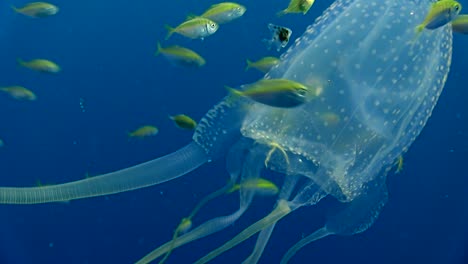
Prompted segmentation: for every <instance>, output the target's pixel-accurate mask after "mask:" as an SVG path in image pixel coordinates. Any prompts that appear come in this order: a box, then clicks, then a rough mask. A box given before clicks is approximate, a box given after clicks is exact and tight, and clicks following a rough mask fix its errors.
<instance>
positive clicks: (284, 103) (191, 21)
mask: <svg viewBox="0 0 468 264" xmlns="http://www.w3.org/2000/svg"><path fill="white" fill-rule="evenodd" d="M314 2H315V0H290V1H289V4H288V5H287V6H286V5H285V6H286V7H285V8H284V9H283V10H280V11H278V12H277V13H276V15H277V16H278V17H281V16H284V15H287V14H303V15H306V14H307V13H308V11H309V10H310V8H311V7H312V6H313V4H314ZM11 8H12V10H13V12H16V13H17V14H20V15H23V16H26V17H29V18H33V19H44V18H47V17H52V16H55V15H57V14H58V13H59V10H60V9H59V7H58V6H56V5H54V4H52V3H47V2H31V3H28V4H25V5H23V6H14V5H12V6H11ZM461 10H462V5H461V4H460V3H459V2H457V1H455V0H436V1H434V2H432V3H431V4H430V5H428V11H427V14H426V16H425V18H424V20H423V21H421V23H420V24H419V25H418V26H417V27H416V28H415V34H416V37H417V36H419V35H420V34H423V33H424V31H425V30H436V29H437V28H440V27H442V26H445V25H447V24H450V26H451V27H452V29H453V32H456V33H460V34H468V15H463V14H460V12H461ZM246 11H247V8H246V7H245V6H244V5H241V4H238V3H235V2H220V3H216V4H212V5H211V6H209V7H208V8H206V9H205V11H204V12H201V14H199V15H197V14H190V15H188V16H187V17H186V18H185V20H183V21H181V22H180V23H179V24H178V25H177V26H174V27H173V26H170V25H165V28H166V29H167V35H166V36H165V38H163V39H164V40H165V41H168V40H173V39H175V37H173V35H175V34H176V35H179V36H181V37H185V38H189V39H199V40H204V39H206V38H208V37H209V36H211V35H213V34H216V32H218V30H220V27H221V25H222V27H224V24H227V23H230V22H232V21H234V20H237V19H239V18H241V17H243V16H244V14H245V13H246ZM267 29H268V30H269V32H270V38H266V39H263V40H262V41H263V42H264V43H265V45H266V49H268V50H270V49H271V48H272V47H273V48H275V49H276V51H280V50H281V49H283V48H285V47H286V46H287V45H288V43H289V40H290V37H291V35H292V30H291V29H290V28H288V27H285V26H280V25H276V24H272V23H270V24H268V25H267ZM154 55H155V56H157V57H163V58H164V59H166V60H167V62H168V63H169V64H171V65H173V66H175V67H182V68H200V67H203V66H204V65H205V64H206V60H205V58H203V56H202V55H200V54H199V53H197V52H196V51H194V50H192V49H190V48H188V47H183V46H180V45H176V44H174V45H165V44H162V43H161V42H157V44H156V51H155V52H154ZM279 63H280V58H278V57H274V56H264V57H262V58H258V59H257V60H250V59H246V64H247V65H246V67H245V71H248V70H250V69H255V70H257V71H259V72H261V73H267V72H268V71H269V70H270V69H272V68H273V67H275V66H276V65H278V64H279ZM17 64H18V65H19V66H20V68H24V69H27V70H30V71H34V72H37V73H40V74H50V75H56V74H59V73H60V72H61V71H62V68H61V67H60V66H59V65H58V64H57V63H56V62H54V61H52V60H50V59H46V58H29V59H25V58H17ZM25 71H26V70H25ZM30 74H33V73H30ZM41 76H42V75H41ZM226 88H227V89H228V91H229V93H230V95H231V97H232V98H235V97H239V96H242V97H246V98H249V99H250V100H253V101H255V102H257V103H261V104H264V105H268V106H271V107H280V108H290V107H298V106H300V105H302V104H304V103H306V102H309V101H311V100H314V98H316V97H318V96H320V93H321V92H322V90H321V88H320V87H311V86H305V85H304V84H301V83H297V82H295V81H292V80H287V79H269V80H267V79H259V80H257V81H256V82H253V83H249V84H244V85H240V88H239V89H234V88H230V87H227V86H226ZM0 93H2V94H6V95H8V96H9V97H10V98H13V99H15V100H18V101H35V100H37V96H36V94H35V93H34V92H33V91H32V90H30V89H28V88H25V87H23V86H21V85H18V84H13V85H10V86H0ZM81 101H82V99H81V98H80V106H81V105H82V104H81ZM83 112H84V111H83ZM320 118H321V119H323V120H324V121H325V122H327V123H328V124H330V125H336V124H337V123H339V122H340V116H339V115H338V114H336V113H333V112H327V113H322V114H321V116H320ZM169 119H170V120H172V122H173V123H174V124H175V126H176V127H178V128H180V129H182V130H194V129H195V128H196V126H197V122H196V121H195V120H194V119H193V118H192V117H190V116H189V115H186V114H178V115H173V116H171V115H169ZM158 132H159V130H158V128H157V127H156V126H154V125H148V124H146V125H142V126H140V127H138V128H135V129H134V130H132V131H131V132H128V133H127V135H128V137H129V138H147V137H153V136H155V135H157V134H158ZM4 145H5V142H4V141H3V140H2V139H0V147H3V146H4Z"/></svg>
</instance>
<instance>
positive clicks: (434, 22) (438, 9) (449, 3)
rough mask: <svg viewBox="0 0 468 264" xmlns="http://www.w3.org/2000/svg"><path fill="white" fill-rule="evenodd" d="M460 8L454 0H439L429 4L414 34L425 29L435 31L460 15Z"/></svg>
mask: <svg viewBox="0 0 468 264" xmlns="http://www.w3.org/2000/svg"><path fill="white" fill-rule="evenodd" d="M461 9H462V6H461V4H460V3H459V2H457V1H454V0H440V1H437V2H434V3H432V4H431V7H430V9H429V12H428V13H427V15H426V17H425V18H424V21H423V22H422V23H421V24H419V25H418V26H417V27H416V33H417V34H419V33H421V32H422V31H423V30H424V29H425V28H426V29H431V30H432V29H436V28H439V27H441V26H444V25H445V24H447V23H449V22H450V21H452V20H453V19H455V18H456V17H457V16H458V14H459V13H460V11H461Z"/></svg>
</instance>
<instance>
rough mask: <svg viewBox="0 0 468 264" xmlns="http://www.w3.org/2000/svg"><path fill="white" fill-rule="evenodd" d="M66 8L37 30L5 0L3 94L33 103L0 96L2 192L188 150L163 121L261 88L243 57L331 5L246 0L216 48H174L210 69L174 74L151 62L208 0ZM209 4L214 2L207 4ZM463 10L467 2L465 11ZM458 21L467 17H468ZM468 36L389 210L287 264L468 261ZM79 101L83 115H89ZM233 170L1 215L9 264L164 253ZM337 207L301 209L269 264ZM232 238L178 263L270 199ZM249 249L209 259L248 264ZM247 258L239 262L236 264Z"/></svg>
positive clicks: (86, 3) (183, 251)
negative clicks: (17, 89) (49, 65)
mask: <svg viewBox="0 0 468 264" xmlns="http://www.w3.org/2000/svg"><path fill="white" fill-rule="evenodd" d="M62 2H63V3H60V2H59V1H56V2H55V3H56V4H57V5H59V7H60V8H61V10H60V12H59V14H58V15H56V16H54V17H49V18H45V19H30V18H28V17H24V16H21V15H18V14H14V12H12V11H11V9H10V8H9V4H10V3H11V4H13V3H14V4H15V5H18V6H20V5H22V4H24V3H25V1H19V0H17V1H8V2H4V1H2V2H1V3H0V21H1V26H0V40H1V41H0V54H1V56H0V58H1V60H0V74H1V77H0V86H8V85H17V84H18V85H23V86H25V87H27V88H29V89H31V90H33V91H34V92H35V93H36V94H37V96H38V100H37V101H35V102H19V101H15V100H12V99H11V98H9V97H7V96H5V95H4V94H2V95H0V113H1V115H0V138H1V139H3V140H4V141H5V146H4V147H2V148H0V185H1V186H34V185H35V184H36V181H37V180H40V181H41V182H42V183H45V184H52V183H60V182H67V181H72V180H78V179H82V178H83V177H85V175H86V173H89V174H91V175H96V174H101V173H105V172H109V171H114V170H118V169H121V168H125V167H128V166H131V165H135V164H138V163H141V162H144V161H147V160H150V159H153V158H156V157H159V156H162V155H164V154H167V153H170V152H172V151H174V150H177V149H178V148H180V147H182V146H184V145H185V144H186V143H188V142H189V141H190V140H191V133H190V132H186V131H181V130H178V129H177V128H175V127H174V125H173V124H172V123H171V120H169V119H168V118H167V115H169V114H178V113H187V114H189V115H191V116H193V117H194V118H196V119H199V118H201V117H202V116H203V114H204V113H205V112H206V111H207V110H208V109H209V108H210V107H211V106H212V105H213V104H214V103H216V102H217V101H219V100H220V99H221V98H222V97H223V96H224V95H225V94H226V91H225V89H224V88H223V86H224V85H230V86H237V85H240V84H243V83H247V82H252V81H255V80H256V79H258V78H260V77H261V74H259V73H257V72H254V71H249V72H244V67H245V59H247V58H251V59H257V58H260V57H262V56H266V55H279V53H276V51H270V52H269V51H267V50H266V48H265V46H264V44H263V43H262V41H261V39H263V38H267V37H269V32H268V29H267V27H266V25H267V24H268V23H275V24H281V25H285V26H288V27H290V28H291V29H292V30H293V37H292V38H293V39H294V38H296V37H299V36H300V35H301V34H302V32H303V31H304V29H305V28H306V26H307V25H309V24H311V23H312V22H313V20H314V19H315V18H316V17H317V16H318V15H320V13H321V12H322V11H323V10H324V9H325V8H326V7H327V6H328V5H330V4H331V3H332V1H331V0H325V1H317V3H316V4H314V6H313V7H312V9H311V10H310V11H309V13H308V14H307V15H306V16H302V15H289V16H285V17H282V18H276V16H275V13H276V12H277V11H279V10H281V9H282V8H284V7H285V6H286V5H287V1H266V0H256V1H255V4H249V3H250V1H239V3H243V4H245V5H246V6H247V8H248V10H247V12H246V14H245V15H244V17H242V18H241V19H239V20H236V21H234V22H232V23H230V24H226V25H223V26H222V27H221V28H220V30H219V31H218V32H217V33H216V34H214V35H213V36H211V37H209V38H207V39H205V40H204V41H200V40H188V39H185V38H183V37H181V36H175V35H174V36H173V37H172V38H171V39H170V40H169V41H167V42H164V43H165V44H179V45H184V46H187V47H190V48H192V49H194V50H196V51H197V52H199V53H200V54H201V55H202V56H204V57H205V59H206V61H207V64H206V65H205V66H204V67H202V68H200V69H181V68H176V67H172V66H170V65H169V64H168V62H167V61H166V60H164V59H163V58H162V57H154V56H153V52H154V51H155V47H156V43H157V41H158V40H163V38H164V36H165V35H166V30H165V29H164V24H169V25H173V26H174V25H177V24H178V23H180V21H182V20H183V19H184V18H185V16H186V15H187V14H189V13H200V12H202V11H203V10H204V9H205V8H206V7H208V6H209V5H210V4H211V3H212V2H213V1H202V2H203V3H200V1H196V0H184V1H182V0H172V1H129V0H124V1H123V0H120V1H95V0H93V1H92V0H81V1H62ZM213 3H214V2H213ZM461 3H462V4H465V5H466V6H468V1H462V2H461ZM462 13H463V11H462ZM467 46H468V36H463V35H455V36H454V53H453V54H454V55H453V62H452V67H451V72H450V74H449V77H448V80H447V83H446V86H445V90H444V92H443V94H442V96H441V97H440V100H439V103H438V105H437V107H436V108H435V110H434V113H433V116H432V117H431V119H430V120H429V122H428V124H427V126H426V128H425V129H424V130H423V132H422V134H421V135H420V136H419V138H418V139H417V140H416V141H415V143H414V144H413V145H412V147H411V149H410V151H409V152H408V153H407V154H406V155H405V156H404V162H405V167H404V170H403V172H402V173H400V174H397V175H394V174H393V173H390V174H389V176H388V181H387V184H388V188H389V195H390V198H389V202H388V204H387V205H386V207H385V209H384V210H383V212H382V213H381V215H380V217H379V219H378V220H377V221H376V223H375V224H374V225H373V226H372V227H371V228H370V229H369V230H368V231H366V232H364V233H362V234H359V235H355V236H351V237H328V238H325V239H323V240H321V241H319V242H316V243H314V244H311V245H309V246H308V247H306V248H305V249H303V250H301V251H300V252H299V253H298V255H297V256H296V257H295V258H294V259H293V263H345V262H346V263H350V262H351V263H456V264H459V263H468V225H467V224H466V223H468V187H467V186H468V168H467V166H466V164H467V163H468V108H467V107H466V98H468V88H467V86H466V61H468V52H466V51H465V48H466V47H467ZM18 57H20V58H24V59H32V58H37V57H44V58H49V59H51V60H54V61H56V62H57V63H59V64H60V66H61V67H62V68H63V71H62V72H61V73H60V74H58V75H54V76H52V75H44V74H39V73H35V72H31V71H28V70H27V69H24V68H20V67H18V66H17V65H16V58H18ZM80 103H81V104H80ZM146 124H154V125H156V126H157V127H158V128H159V129H160V133H159V134H158V135H157V136H156V137H154V138H149V139H146V140H141V141H129V140H128V139H127V136H126V132H128V131H129V130H132V129H134V128H136V127H138V126H141V125H146ZM227 178H228V176H227V173H226V170H225V165H224V160H220V161H217V162H214V163H211V164H208V165H205V166H203V167H202V168H200V169H198V170H197V171H195V172H193V173H190V174H189V175H187V176H185V177H182V178H180V179H177V180H174V181H172V182H169V183H165V184H162V185H158V186H155V187H150V188H146V189H142V190H137V191H132V192H127V193H123V194H118V195H111V196H107V197H98V198H92V199H84V200H76V201H72V202H71V203H69V204H46V205H34V206H10V205H1V206H0V216H1V217H0V263H2V264H3V263H8V264H9V263H80V264H82V263H132V262H134V261H136V260H138V259H139V258H141V257H142V256H144V255H145V254H147V253H148V252H149V251H151V250H152V249H154V248H155V247H157V246H159V245H160V244H162V243H164V242H166V241H168V240H169V239H170V238H171V237H172V232H173V230H174V229H175V228H176V226H177V224H178V223H179V221H180V219H181V218H182V217H184V216H187V214H188V213H189V212H190V211H191V209H192V208H193V207H194V206H195V205H196V203H197V202H198V201H199V200H200V199H201V198H202V197H204V196H205V195H207V194H209V193H211V192H212V191H214V190H217V189H218V188H219V187H221V186H223V185H224V184H225V183H226V181H227ZM330 203H331V201H324V202H323V203H322V204H320V205H318V206H316V207H310V208H305V209H301V210H299V211H297V212H295V213H294V214H292V215H290V216H288V217H287V218H286V219H284V220H283V221H281V222H280V223H279V224H278V225H277V228H276V229H275V232H274V234H273V237H272V239H271V241H270V243H269V244H268V246H267V249H266V253H265V254H264V256H263V257H262V259H261V263H278V262H279V259H280V258H281V256H282V255H283V254H284V253H285V252H286V250H287V249H288V248H289V247H290V246H291V245H292V244H293V243H295V242H296V241H297V240H298V239H299V238H300V237H301V236H302V235H307V234H310V233H311V232H312V231H314V230H315V229H317V228H318V227H320V226H321V225H322V224H323V221H324V215H326V214H325V213H324V212H325V211H326V209H327V205H329V204H330ZM236 206H238V201H237V200H236V199H220V200H218V201H214V202H213V203H210V204H209V206H207V207H206V208H204V209H203V210H202V212H201V213H200V220H199V221H203V220H204V219H207V218H208V217H209V216H213V215H215V214H216V215H218V214H222V213H226V214H227V213H230V212H231V211H233V210H235V209H236ZM252 206H253V210H251V212H250V213H249V214H247V215H246V216H245V217H243V218H242V219H241V220H240V221H239V222H238V223H236V224H235V225H234V226H233V227H231V228H229V229H228V230H225V231H224V232H221V233H220V234H216V235H214V236H210V237H208V238H205V239H202V240H200V241H197V242H195V243H193V244H191V245H190V246H186V247H182V248H180V249H178V250H176V251H174V254H173V255H172V256H171V258H170V259H169V261H168V263H191V262H192V261H193V260H195V259H197V258H198V257H201V256H203V255H204V254H205V253H207V252H209V251H210V250H211V249H213V248H215V247H216V246H218V245H220V244H221V243H222V242H224V241H225V239H226V238H228V237H231V236H232V235H234V234H236V233H237V232H239V231H240V230H241V228H240V227H245V226H246V225H247V224H249V223H252V222H253V221H256V220H257V219H258V218H260V217H262V216H263V215H264V214H265V213H266V212H267V211H268V210H271V208H272V201H271V200H270V199H267V198H262V199H260V201H258V202H255V203H254V204H253V205H252ZM253 243H254V241H253V240H249V241H247V242H246V243H243V244H241V245H240V246H239V247H237V248H236V249H235V250H233V251H232V252H228V253H226V254H224V255H222V256H221V257H220V258H218V259H216V260H215V261H214V262H213V263H238V260H239V259H243V258H240V257H239V256H248V254H250V252H251V248H252V246H253ZM234 260H237V261H234Z"/></svg>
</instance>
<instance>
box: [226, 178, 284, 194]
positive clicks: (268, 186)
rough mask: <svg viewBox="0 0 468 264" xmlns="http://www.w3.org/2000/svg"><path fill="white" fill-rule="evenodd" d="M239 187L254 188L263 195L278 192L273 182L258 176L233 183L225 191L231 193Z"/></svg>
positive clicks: (239, 188)
mask: <svg viewBox="0 0 468 264" xmlns="http://www.w3.org/2000/svg"><path fill="white" fill-rule="evenodd" d="M241 189H248V190H255V191H256V192H258V193H260V194H263V195H276V194H277V193H278V192H279V189H278V186H276V185H275V184H274V183H273V182H271V181H269V180H266V179H263V178H258V179H248V180H245V181H243V182H241V183H239V184H235V185H234V186H232V188H231V189H230V190H228V191H227V193H232V192H235V191H238V190H241Z"/></svg>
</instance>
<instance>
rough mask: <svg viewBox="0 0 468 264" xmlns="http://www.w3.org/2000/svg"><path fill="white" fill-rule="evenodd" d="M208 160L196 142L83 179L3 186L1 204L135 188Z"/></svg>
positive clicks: (156, 181) (24, 202) (49, 199)
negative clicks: (41, 184) (137, 162)
mask: <svg viewBox="0 0 468 264" xmlns="http://www.w3.org/2000/svg"><path fill="white" fill-rule="evenodd" d="M207 160H208V159H207V156H206V153H205V151H204V150H203V149H202V148H201V147H200V146H199V145H198V144H197V143H195V142H192V143H190V144H188V145H187V146H185V147H183V148H181V149H179V150H178V151H175V152H173V153H171V154H168V155H166V156H163V157H160V158H157V159H154V160H151V161H148V162H145V163H142V164H139V165H136V166H133V167H130V168H126V169H122V170H119V171H115V172H111V173H107V174H103V175H99V176H94V177H91V178H86V179H82V180H79V181H74V182H68V183H63V184H57V185H48V186H38V187H0V204H38V203H50V202H64V201H70V200H75V199H82V198H88V197H95V196H102V195H109V194H115V193H120V192H125V191H130V190H135V189H139V188H143V187H148V186H152V185H156V184H159V183H163V182H166V181H169V180H172V179H174V178H177V177H179V176H182V175H184V174H187V173H189V172H190V171H192V170H194V169H196V168H198V167H199V166H201V165H203V164H204V163H206V162H207ZM155 174H156V175H155Z"/></svg>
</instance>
